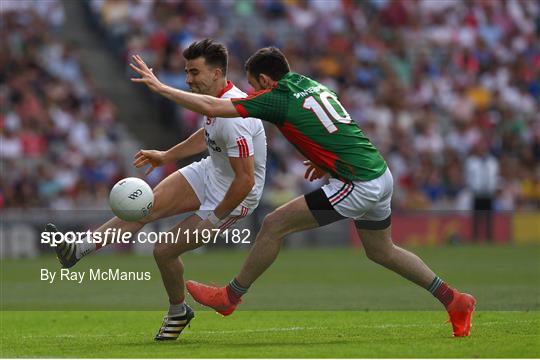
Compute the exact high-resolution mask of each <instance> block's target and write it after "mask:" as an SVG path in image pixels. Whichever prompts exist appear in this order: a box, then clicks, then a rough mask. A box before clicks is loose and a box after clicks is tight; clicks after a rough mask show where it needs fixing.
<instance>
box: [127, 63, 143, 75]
mask: <svg viewBox="0 0 540 360" xmlns="http://www.w3.org/2000/svg"><path fill="white" fill-rule="evenodd" d="M129 66H130V67H131V68H132V69H133V71H136V72H137V73H138V74H140V75H143V74H144V71H143V70H142V69H140V68H138V67H137V66H135V65H133V64H132V63H129Z"/></svg>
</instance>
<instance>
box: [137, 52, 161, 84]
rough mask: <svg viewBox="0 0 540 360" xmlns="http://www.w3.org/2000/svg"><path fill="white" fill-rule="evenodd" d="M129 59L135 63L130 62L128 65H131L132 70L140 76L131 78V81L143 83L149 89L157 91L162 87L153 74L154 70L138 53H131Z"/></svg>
mask: <svg viewBox="0 0 540 360" xmlns="http://www.w3.org/2000/svg"><path fill="white" fill-rule="evenodd" d="M131 60H132V61H133V63H135V65H134V64H133V63H130V64H129V66H131V68H132V69H133V71H135V72H136V73H138V74H139V75H141V77H140V78H131V81H133V82H138V83H144V84H146V86H148V88H149V89H150V90H152V91H155V92H159V90H160V89H161V88H162V87H163V84H162V83H161V81H159V80H158V78H157V77H156V75H154V72H153V71H152V70H153V69H151V68H149V67H148V66H147V65H146V63H145V62H144V60H143V59H142V57H141V56H140V55H133V56H132V57H131Z"/></svg>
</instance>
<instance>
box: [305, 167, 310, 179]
mask: <svg viewBox="0 0 540 360" xmlns="http://www.w3.org/2000/svg"><path fill="white" fill-rule="evenodd" d="M310 172H311V168H310V167H308V168H307V169H306V172H305V174H304V179H307V178H309V173H310Z"/></svg>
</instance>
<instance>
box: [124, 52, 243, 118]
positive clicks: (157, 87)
mask: <svg viewBox="0 0 540 360" xmlns="http://www.w3.org/2000/svg"><path fill="white" fill-rule="evenodd" d="M132 61H133V63H130V64H129V66H131V68H132V69H133V70H134V71H135V72H137V73H138V74H139V75H140V76H141V77H140V78H132V79H131V81H133V82H137V83H144V84H146V86H148V88H149V89H150V90H152V91H154V92H156V93H158V94H160V95H162V96H165V97H166V98H168V99H169V100H172V101H174V102H176V103H177V104H179V105H181V106H183V107H185V108H186V109H189V110H191V111H195V112H197V113H199V114H203V115H206V116H208V117H225V118H232V117H238V116H239V114H238V112H237V111H236V108H235V107H234V105H233V104H232V102H231V101H230V100H229V99H219V98H216V97H213V96H210V95H200V94H193V93H190V92H187V91H182V90H178V89H175V88H173V87H170V86H167V85H165V84H163V83H162V82H161V81H159V79H158V78H157V77H156V75H154V73H153V71H152V69H150V68H149V67H148V66H147V65H146V63H145V62H144V61H143V59H142V58H141V57H140V56H139V55H133V56H132Z"/></svg>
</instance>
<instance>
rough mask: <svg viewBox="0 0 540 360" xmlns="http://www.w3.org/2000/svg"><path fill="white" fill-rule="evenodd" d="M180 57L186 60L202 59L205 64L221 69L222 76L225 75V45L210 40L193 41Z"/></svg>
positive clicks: (226, 56) (227, 56) (226, 61)
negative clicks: (182, 56)
mask: <svg viewBox="0 0 540 360" xmlns="http://www.w3.org/2000/svg"><path fill="white" fill-rule="evenodd" d="M182 55H184V58H185V59H186V60H195V59H197V58H199V57H203V58H204V60H205V62H206V64H208V65H210V66H214V67H219V68H221V70H222V71H223V75H227V63H228V61H229V54H228V52H227V48H226V47H225V45H223V44H221V43H218V42H216V41H214V40H212V39H204V40H201V41H195V42H194V43H192V44H191V45H189V47H188V48H187V49H185V50H184V52H183V53H182Z"/></svg>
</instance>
